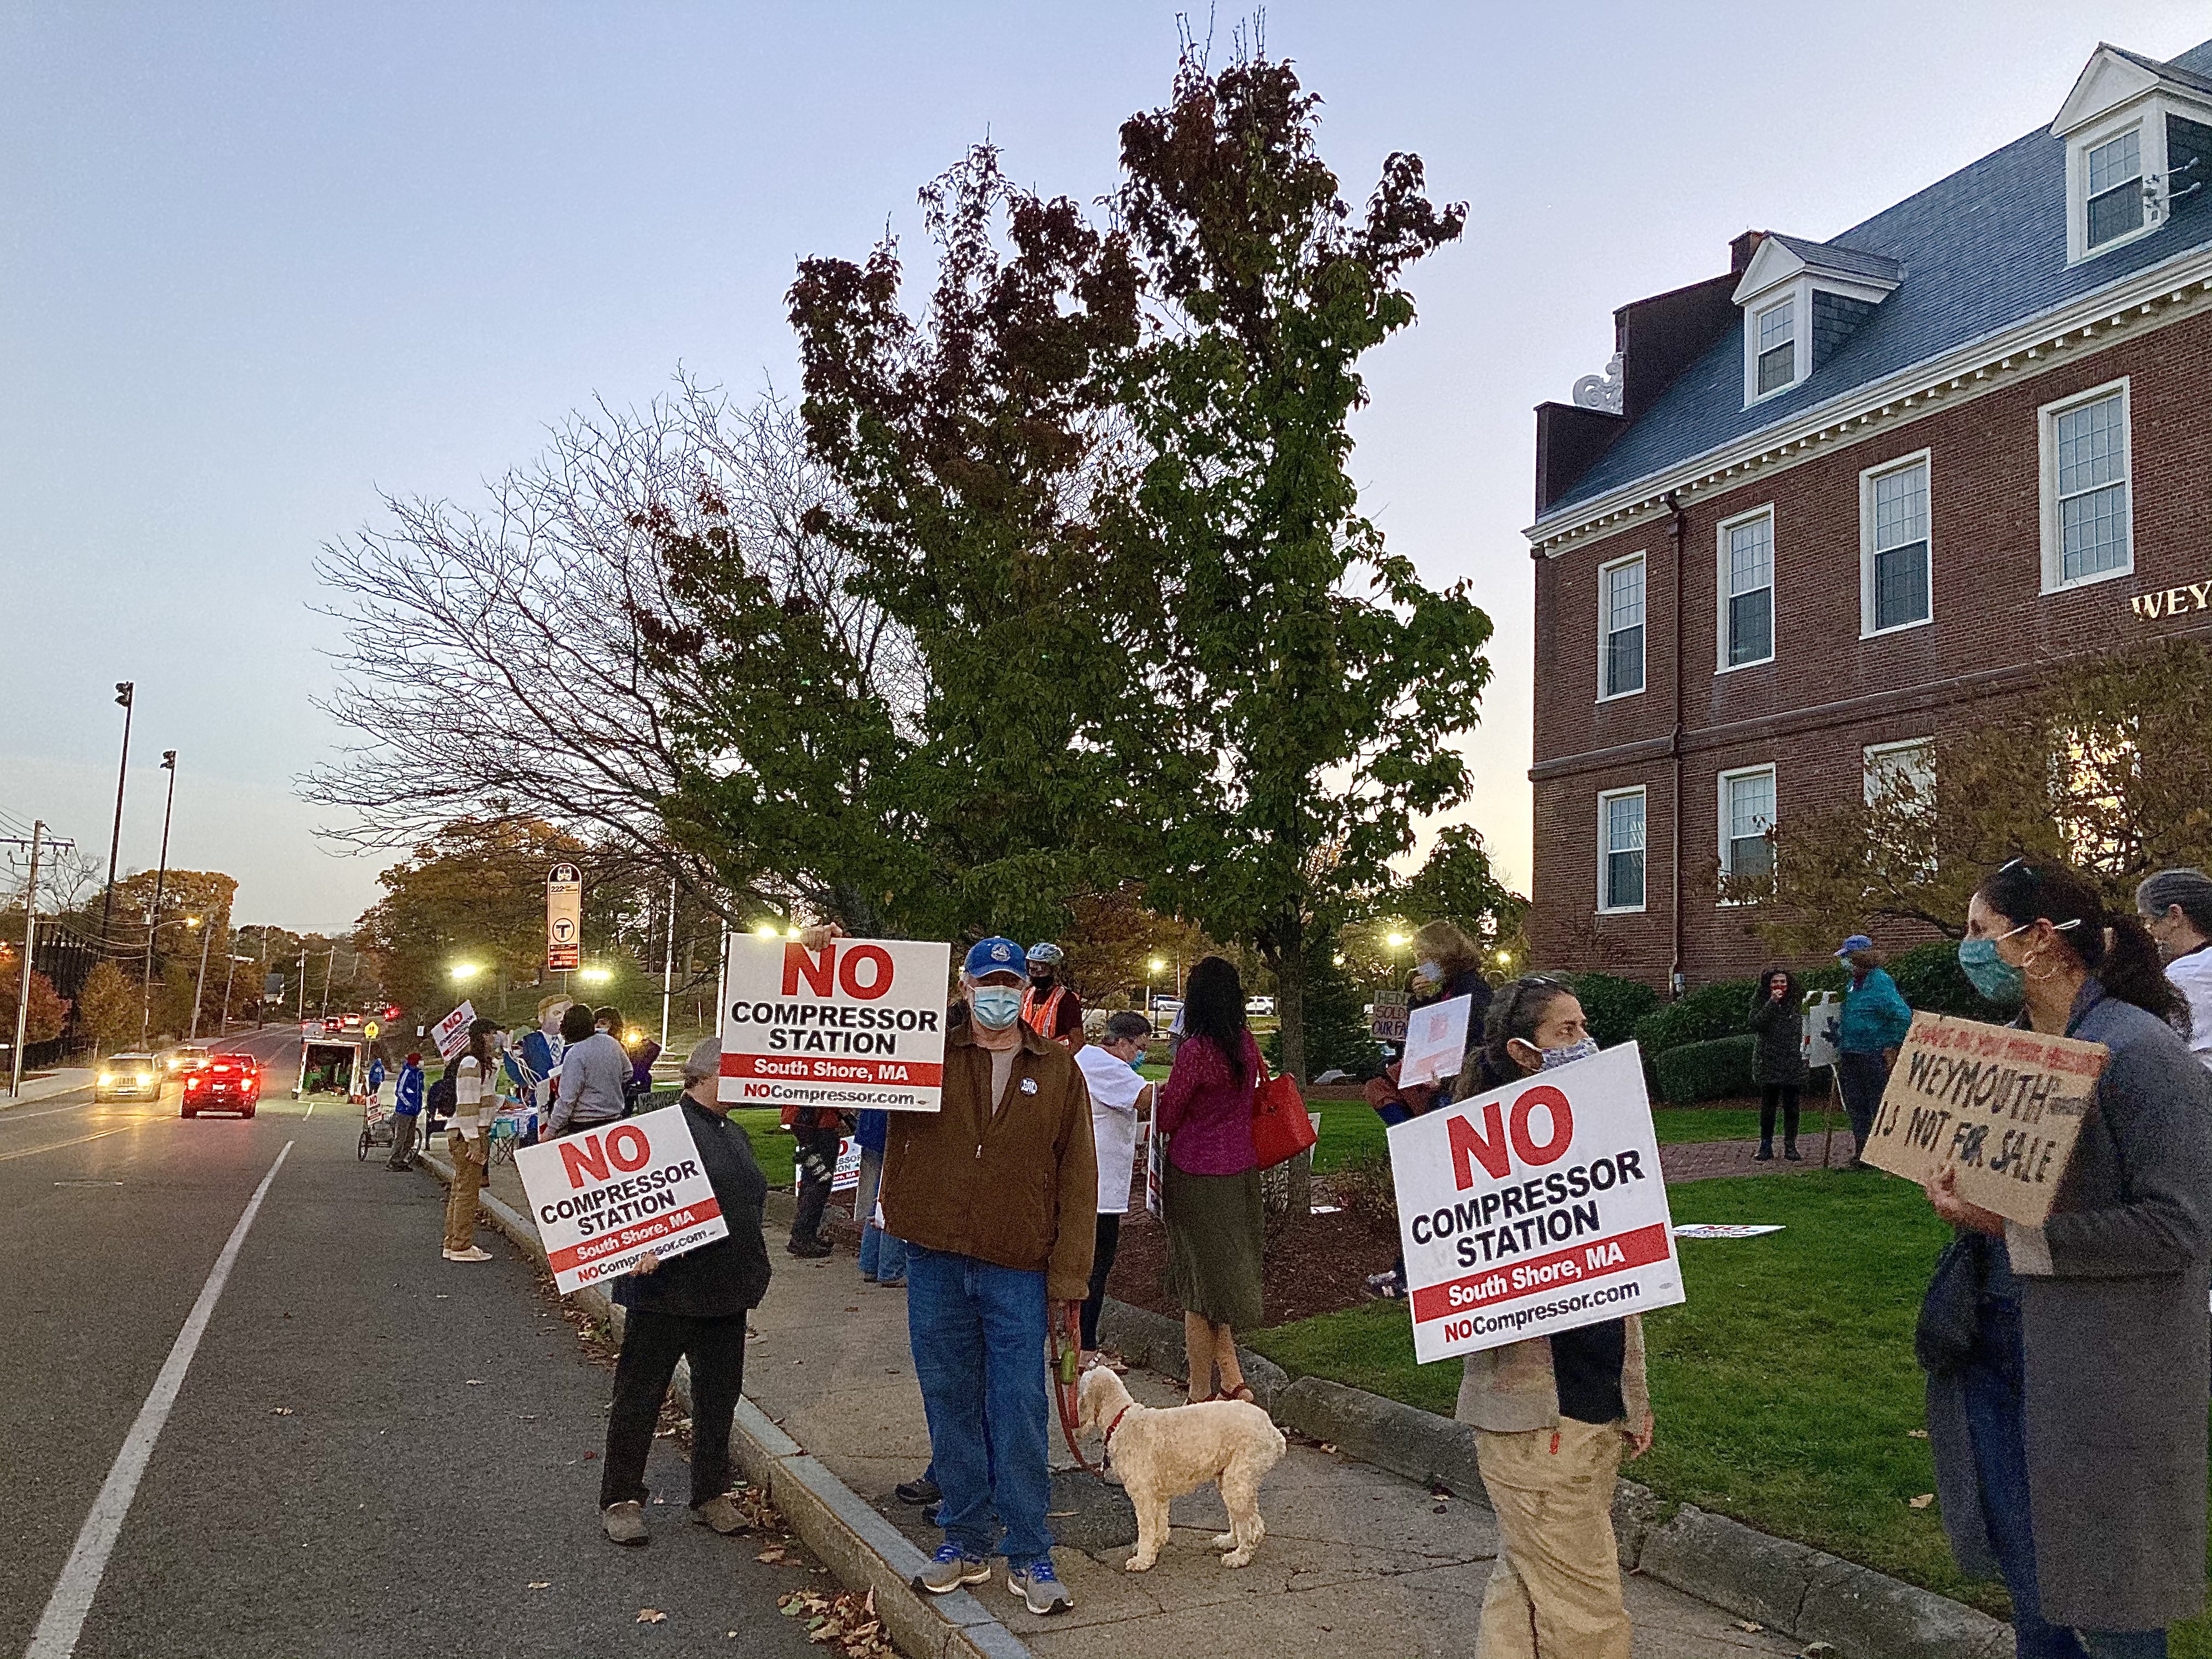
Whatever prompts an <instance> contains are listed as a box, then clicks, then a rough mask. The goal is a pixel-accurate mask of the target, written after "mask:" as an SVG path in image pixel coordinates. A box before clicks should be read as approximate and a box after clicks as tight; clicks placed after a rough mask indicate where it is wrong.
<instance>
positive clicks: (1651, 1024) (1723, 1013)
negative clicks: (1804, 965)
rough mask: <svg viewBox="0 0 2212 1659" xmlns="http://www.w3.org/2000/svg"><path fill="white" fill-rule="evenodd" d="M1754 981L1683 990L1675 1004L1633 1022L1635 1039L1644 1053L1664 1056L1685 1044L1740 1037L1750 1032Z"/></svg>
mask: <svg viewBox="0 0 2212 1659" xmlns="http://www.w3.org/2000/svg"><path fill="white" fill-rule="evenodd" d="M1758 983H1759V981H1757V980H1752V979H1724V980H1722V981H1719V982H1717V984H1712V985H1700V986H1699V987H1698V988H1697V989H1696V990H1694V991H1686V992H1684V993H1683V994H1682V995H1681V996H1680V998H1679V999H1678V1000H1675V1001H1673V1002H1670V1003H1668V1005H1667V1006H1665V1007H1663V1008H1660V1009H1656V1010H1655V1011H1654V1012H1650V1013H1648V1014H1646V1015H1644V1018H1641V1019H1639V1020H1638V1021H1637V1022H1636V1040H1637V1042H1638V1043H1640V1044H1642V1045H1643V1048H1644V1053H1645V1054H1650V1055H1658V1054H1665V1053H1666V1052H1667V1051H1668V1049H1669V1048H1680V1047H1682V1046H1683V1044H1685V1043H1689V1042H1715V1041H1717V1039H1719V1038H1721V1037H1730V1036H1742V1035H1743V1034H1744V1033H1746V1032H1747V1031H1748V1030H1750V1029H1751V994H1752V991H1753V988H1754V987H1756V986H1757V985H1758Z"/></svg>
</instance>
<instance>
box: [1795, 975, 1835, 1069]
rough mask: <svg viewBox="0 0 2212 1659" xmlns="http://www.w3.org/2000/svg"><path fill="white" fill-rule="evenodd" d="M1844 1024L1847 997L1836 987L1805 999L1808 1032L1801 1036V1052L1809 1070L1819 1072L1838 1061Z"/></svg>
mask: <svg viewBox="0 0 2212 1659" xmlns="http://www.w3.org/2000/svg"><path fill="white" fill-rule="evenodd" d="M1843 1027H1844V1004H1843V1000H1842V999H1841V998H1840V997H1838V995H1837V994H1835V993H1834V992H1833V991H1823V992H1821V993H1820V994H1819V995H1817V996H1811V997H1808V998H1806V999H1805V1034H1804V1036H1803V1037H1802V1039H1801V1040H1800V1052H1801V1053H1802V1054H1803V1055H1804V1058H1805V1066H1806V1069H1807V1070H1808V1071H1814V1072H1817V1071H1819V1070H1820V1069H1821V1067H1823V1066H1833V1065H1834V1064H1835V1063H1836V1055H1837V1054H1838V1053H1839V1052H1840V1051H1839V1050H1838V1048H1837V1043H1838V1040H1839V1039H1840V1038H1841V1036H1842V1035H1843Z"/></svg>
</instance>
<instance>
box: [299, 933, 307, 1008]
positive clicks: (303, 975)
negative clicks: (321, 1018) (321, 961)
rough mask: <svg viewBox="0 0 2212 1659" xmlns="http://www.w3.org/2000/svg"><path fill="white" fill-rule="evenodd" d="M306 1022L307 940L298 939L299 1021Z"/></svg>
mask: <svg viewBox="0 0 2212 1659" xmlns="http://www.w3.org/2000/svg"><path fill="white" fill-rule="evenodd" d="M300 1023H301V1024H303V1025H304V1024H307V941H306V940H305V939H301V941H300Z"/></svg>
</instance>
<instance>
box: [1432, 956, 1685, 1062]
mask: <svg viewBox="0 0 2212 1659" xmlns="http://www.w3.org/2000/svg"><path fill="white" fill-rule="evenodd" d="M1568 982H1569V983H1570V984H1571V985H1572V986H1573V987H1575V997H1576V1000H1577V1001H1579V1002H1580V1003H1581V1004H1582V1005H1583V1018H1584V1020H1586V1021H1587V1022H1588V1023H1589V1034H1590V1035H1591V1036H1594V1037H1595V1038H1596V1039H1597V1040H1598V1043H1599V1046H1601V1048H1612V1047H1613V1045H1614V1044H1615V1043H1620V1042H1627V1041H1628V1039H1629V1038H1630V1037H1632V1036H1635V1035H1636V1023H1637V1021H1638V1020H1639V1019H1641V1018H1644V1015H1646V1014H1648V1013H1650V1012H1651V1010H1652V1009H1654V1008H1656V1007H1657V1006H1659V994H1658V993H1657V992H1656V991H1654V990H1653V989H1652V988H1651V987H1650V986H1648V985H1646V984H1645V983H1644V981H1642V980H1640V979H1621V978H1620V977H1618V976H1617V975H1613V974H1575V975H1571V976H1570V977H1569V981H1568ZM1469 1040H1470V1041H1473V1040H1474V1039H1473V1037H1472V1036H1470V1038H1469Z"/></svg>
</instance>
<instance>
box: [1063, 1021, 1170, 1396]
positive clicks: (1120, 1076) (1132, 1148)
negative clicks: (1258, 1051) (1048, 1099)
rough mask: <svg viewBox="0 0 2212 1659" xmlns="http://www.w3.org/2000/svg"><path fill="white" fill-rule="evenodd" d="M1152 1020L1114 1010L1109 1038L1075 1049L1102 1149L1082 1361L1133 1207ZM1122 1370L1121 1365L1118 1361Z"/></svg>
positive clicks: (1089, 1356)
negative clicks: (1142, 1074) (1124, 1223)
mask: <svg viewBox="0 0 2212 1659" xmlns="http://www.w3.org/2000/svg"><path fill="white" fill-rule="evenodd" d="M1151 1036H1152V1021H1150V1020H1148V1019H1146V1018H1145V1017H1144V1016H1143V1015H1142V1014H1139V1013H1130V1012H1122V1013H1117V1014H1111V1015H1109V1016H1108V1017H1107V1020H1106V1040H1105V1042H1099V1043H1090V1044H1086V1045H1085V1047H1083V1048H1079V1049H1077V1050H1076V1051H1075V1063H1076V1064H1077V1065H1078V1066H1080V1067H1081V1068H1082V1070H1083V1080H1084V1082H1085V1084H1086V1085H1089V1087H1090V1090H1091V1141H1092V1144H1093V1145H1094V1146H1096V1147H1097V1152H1098V1241H1097V1249H1096V1251H1095V1252H1094V1253H1093V1255H1091V1294H1090V1295H1089V1296H1088V1297H1085V1298H1084V1302H1083V1316H1082V1325H1083V1363H1084V1364H1085V1365H1090V1364H1095V1363H1096V1362H1097V1358H1098V1310H1100V1309H1101V1308H1103V1307H1104V1306H1105V1305H1106V1275H1107V1274H1109V1273H1112V1272H1113V1271H1114V1253H1115V1250H1117V1249H1120V1248H1121V1218H1122V1217H1123V1216H1124V1215H1126V1214H1127V1213H1128V1210H1129V1182H1130V1180H1131V1177H1132V1175H1133V1172H1134V1170H1135V1167H1136V1157H1137V1124H1138V1121H1139V1119H1143V1118H1148V1117H1150V1116H1151V1115H1152V1092H1153V1091H1152V1085H1151V1084H1149V1083H1147V1082H1146V1081H1145V1079H1143V1078H1142V1077H1140V1076H1139V1075H1138V1073H1137V1067H1138V1066H1140V1065H1142V1064H1143V1063H1144V1059H1145V1043H1146V1041H1147V1040H1148V1039H1149V1038H1150V1037H1151ZM1116 1369H1117V1370H1118V1369H1119V1367H1116Z"/></svg>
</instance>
